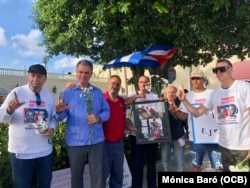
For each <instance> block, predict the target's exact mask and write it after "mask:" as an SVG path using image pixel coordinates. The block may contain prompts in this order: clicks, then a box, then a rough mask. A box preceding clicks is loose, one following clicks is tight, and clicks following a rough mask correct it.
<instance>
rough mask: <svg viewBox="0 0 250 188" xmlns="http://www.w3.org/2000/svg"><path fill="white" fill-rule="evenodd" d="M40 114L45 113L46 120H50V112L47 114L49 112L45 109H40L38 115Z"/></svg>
mask: <svg viewBox="0 0 250 188" xmlns="http://www.w3.org/2000/svg"><path fill="white" fill-rule="evenodd" d="M39 112H44V115H45V117H44V118H46V119H47V118H48V112H47V110H45V109H40V110H38V112H37V113H38V115H40V113H39Z"/></svg>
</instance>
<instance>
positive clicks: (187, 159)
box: [143, 147, 214, 188]
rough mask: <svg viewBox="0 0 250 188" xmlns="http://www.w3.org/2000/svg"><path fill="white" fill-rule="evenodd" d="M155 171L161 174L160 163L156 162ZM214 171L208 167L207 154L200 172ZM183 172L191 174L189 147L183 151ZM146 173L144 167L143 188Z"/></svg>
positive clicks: (145, 182) (144, 186)
mask: <svg viewBox="0 0 250 188" xmlns="http://www.w3.org/2000/svg"><path fill="white" fill-rule="evenodd" d="M172 160H173V169H174V166H175V165H174V163H175V161H174V158H172ZM156 169H157V172H163V170H162V164H161V161H157V163H156ZM213 171H214V170H213V169H212V168H211V167H210V161H209V159H208V156H207V154H205V157H204V160H203V165H202V172H213ZM184 172H192V159H191V156H190V153H189V147H186V151H185V167H184ZM146 173H147V168H146V166H145V168H144V176H143V177H144V178H143V188H147V181H146Z"/></svg>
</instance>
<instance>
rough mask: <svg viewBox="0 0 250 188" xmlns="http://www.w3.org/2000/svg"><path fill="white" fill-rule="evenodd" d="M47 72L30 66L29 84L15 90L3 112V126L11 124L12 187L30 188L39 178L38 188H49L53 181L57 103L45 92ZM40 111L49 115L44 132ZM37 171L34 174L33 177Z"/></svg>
mask: <svg viewBox="0 0 250 188" xmlns="http://www.w3.org/2000/svg"><path fill="white" fill-rule="evenodd" d="M46 80H47V71H46V69H45V67H44V66H43V65H40V64H35V65H31V66H30V67H29V70H28V84H26V85H23V86H19V87H16V88H14V89H13V90H12V91H11V92H10V93H9V94H8V96H7V98H6V99H5V101H4V103H3V105H2V106H1V108H0V122H5V123H8V124H9V142H8V151H9V154H10V160H11V167H12V179H13V187H15V188H28V187H31V184H32V177H33V174H36V184H37V187H44V188H49V187H50V184H51V179H52V169H53V152H52V144H51V136H53V134H54V130H55V129H56V127H57V120H56V119H55V117H54V115H55V114H56V113H55V107H54V105H55V101H54V97H53V95H52V94H51V92H50V91H48V90H45V89H43V85H44V84H45V82H46ZM38 110H45V111H46V112H47V113H48V118H47V122H46V123H47V124H46V126H48V127H49V128H48V129H46V130H43V131H41V129H40V128H41V127H40V126H39V124H37V122H38ZM33 170H35V173H33Z"/></svg>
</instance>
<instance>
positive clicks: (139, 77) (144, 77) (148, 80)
mask: <svg viewBox="0 0 250 188" xmlns="http://www.w3.org/2000/svg"><path fill="white" fill-rule="evenodd" d="M142 77H144V78H147V80H148V82H150V79H149V77H148V76H145V75H142V76H140V77H139V79H138V81H139V80H140V78H142Z"/></svg>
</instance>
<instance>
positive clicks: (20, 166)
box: [9, 153, 53, 188]
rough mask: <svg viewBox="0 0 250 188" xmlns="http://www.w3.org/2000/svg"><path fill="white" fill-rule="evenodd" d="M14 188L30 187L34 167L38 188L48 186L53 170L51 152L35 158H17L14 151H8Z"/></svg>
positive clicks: (47, 187) (48, 187)
mask: <svg viewBox="0 0 250 188" xmlns="http://www.w3.org/2000/svg"><path fill="white" fill-rule="evenodd" d="M9 155H10V160H11V167H12V179H13V187H14V188H30V187H31V179H32V173H33V169H34V168H35V171H36V177H37V187H38V188H50V184H51V179H52V170H53V153H51V154H49V155H47V156H45V157H40V158H35V159H17V158H16V155H15V153H9Z"/></svg>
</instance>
